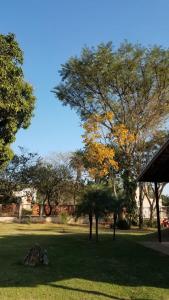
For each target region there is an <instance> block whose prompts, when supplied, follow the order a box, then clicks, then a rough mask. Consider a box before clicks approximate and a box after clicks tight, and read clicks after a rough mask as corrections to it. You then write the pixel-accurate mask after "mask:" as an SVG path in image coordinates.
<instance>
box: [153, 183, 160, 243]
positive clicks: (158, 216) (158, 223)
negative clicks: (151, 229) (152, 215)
mask: <svg viewBox="0 0 169 300" xmlns="http://www.w3.org/2000/svg"><path fill="white" fill-rule="evenodd" d="M154 185H155V197H156V212H157V227H158V240H159V242H160V243H161V224H160V209H159V192H158V186H157V182H154Z"/></svg>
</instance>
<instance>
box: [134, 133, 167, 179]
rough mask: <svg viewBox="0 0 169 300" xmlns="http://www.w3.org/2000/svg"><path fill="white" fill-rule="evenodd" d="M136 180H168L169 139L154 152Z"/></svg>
mask: <svg viewBox="0 0 169 300" xmlns="http://www.w3.org/2000/svg"><path fill="white" fill-rule="evenodd" d="M137 180H138V181H142V182H169V139H168V140H167V141H166V143H165V144H164V145H163V146H162V147H161V148H160V150H159V151H158V152H157V153H156V154H155V156H154V157H153V158H152V160H151V161H150V162H149V163H148V165H147V166H146V167H145V169H144V170H143V171H142V173H141V174H140V175H139V177H138V179H137Z"/></svg>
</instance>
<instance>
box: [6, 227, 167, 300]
mask: <svg viewBox="0 0 169 300" xmlns="http://www.w3.org/2000/svg"><path fill="white" fill-rule="evenodd" d="M0 237H1V239H0V241H1V244H0V299H2V300H5V299H17V300H18V299H22V300H29V299H36V300H41V299H46V300H48V299H56V300H61V299H63V300H76V299H78V300H97V299H103V300H108V299H115V300H123V299H139V300H143V299H156V300H159V299H164V300H167V299H169V256H166V255H164V254H161V253H158V252H155V251H153V250H151V249H148V248H145V247H143V246H142V245H140V244H139V243H137V241H139V239H140V240H142V239H143V238H144V233H143V232H142V233H136V232H134V233H132V232H126V233H124V232H121V233H119V234H118V236H117V239H116V241H113V240H112V234H111V233H110V231H109V230H107V231H106V232H105V231H103V232H102V233H101V235H100V241H99V242H98V243H96V242H95V241H92V242H90V241H88V237H87V229H86V228H84V227H76V226H64V225H62V226H61V225H60V226H59V225H54V224H34V225H30V224H27V225H25V224H0ZM35 243H39V244H40V245H41V246H42V247H44V248H47V250H48V256H49V259H50V264H49V265H48V266H39V267H35V268H33V267H27V266H24V265H23V263H22V260H23V258H24V256H25V254H26V253H27V250H28V249H29V248H30V247H31V246H32V245H34V244H35Z"/></svg>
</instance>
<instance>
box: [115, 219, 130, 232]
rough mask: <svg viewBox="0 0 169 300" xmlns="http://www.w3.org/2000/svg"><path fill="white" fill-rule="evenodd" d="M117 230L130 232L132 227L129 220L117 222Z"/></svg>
mask: <svg viewBox="0 0 169 300" xmlns="http://www.w3.org/2000/svg"><path fill="white" fill-rule="evenodd" d="M117 228H118V229H122V230H128V229H130V225H129V223H128V221H127V220H119V221H118V222H117Z"/></svg>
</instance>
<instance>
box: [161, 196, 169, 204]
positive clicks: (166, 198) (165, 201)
mask: <svg viewBox="0 0 169 300" xmlns="http://www.w3.org/2000/svg"><path fill="white" fill-rule="evenodd" d="M161 199H162V205H164V206H169V196H168V195H162V196H161Z"/></svg>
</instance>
